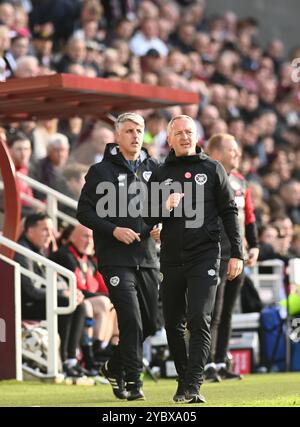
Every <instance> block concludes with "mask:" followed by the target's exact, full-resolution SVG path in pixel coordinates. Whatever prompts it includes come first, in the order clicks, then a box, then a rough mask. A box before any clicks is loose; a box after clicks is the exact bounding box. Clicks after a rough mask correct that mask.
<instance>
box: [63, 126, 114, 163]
mask: <svg viewBox="0 0 300 427" xmlns="http://www.w3.org/2000/svg"><path fill="white" fill-rule="evenodd" d="M114 140H115V138H114V134H113V132H112V131H111V130H110V129H108V127H106V126H103V124H102V123H101V122H98V123H95V125H94V127H93V129H92V131H91V134H90V137H89V138H88V139H87V141H85V142H83V143H82V144H80V145H79V146H78V147H77V148H76V149H75V150H74V151H73V153H72V154H71V157H70V161H71V162H74V161H75V162H78V163H82V164H84V165H87V166H91V165H93V164H94V163H97V162H101V160H102V159H103V155H104V152H105V148H106V145H107V144H111V143H113V142H114Z"/></svg>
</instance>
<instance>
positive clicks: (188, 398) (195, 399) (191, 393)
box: [185, 386, 206, 403]
mask: <svg viewBox="0 0 300 427" xmlns="http://www.w3.org/2000/svg"><path fill="white" fill-rule="evenodd" d="M205 402H206V400H205V397H204V396H202V394H200V393H199V391H198V389H197V388H196V387H193V386H192V387H189V388H188V389H187V391H186V392H185V403H205Z"/></svg>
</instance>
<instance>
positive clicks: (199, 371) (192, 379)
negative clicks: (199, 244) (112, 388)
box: [161, 251, 219, 388]
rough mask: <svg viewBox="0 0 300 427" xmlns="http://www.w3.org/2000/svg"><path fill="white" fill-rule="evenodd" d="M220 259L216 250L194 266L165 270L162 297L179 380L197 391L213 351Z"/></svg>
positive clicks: (171, 349)
mask: <svg viewBox="0 0 300 427" xmlns="http://www.w3.org/2000/svg"><path fill="white" fill-rule="evenodd" d="M217 256H218V252H216V251H214V252H213V253H208V254H206V255H205V256H203V258H202V259H201V260H199V261H198V263H197V265H194V266H170V267H168V266H162V268H161V270H162V274H163V281H162V284H161V296H162V303H163V312H164V317H165V328H166V332H167V339H168V344H169V349H170V353H171V355H172V357H173V360H174V363H175V367H176V370H177V374H178V377H179V379H180V380H181V381H183V382H185V384H186V385H187V386H189V385H192V386H195V387H197V388H198V387H199V386H200V385H201V384H202V383H203V371H204V366H205V364H206V361H207V357H208V355H209V350H210V322H211V316H212V310H213V307H214V302H215V294H216V288H217V283H218V274H219V259H218V258H217ZM187 330H188V331H189V337H188V334H187Z"/></svg>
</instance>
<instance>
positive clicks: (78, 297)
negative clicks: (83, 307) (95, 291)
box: [76, 289, 84, 305]
mask: <svg viewBox="0 0 300 427" xmlns="http://www.w3.org/2000/svg"><path fill="white" fill-rule="evenodd" d="M83 300H84V295H83V293H82V292H81V291H80V290H79V289H77V293H76V302H77V305H79V304H81V303H82V301H83Z"/></svg>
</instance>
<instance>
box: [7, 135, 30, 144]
mask: <svg viewBox="0 0 300 427" xmlns="http://www.w3.org/2000/svg"><path fill="white" fill-rule="evenodd" d="M18 141H29V138H28V136H27V135H26V134H25V133H24V132H21V131H17V132H13V133H12V134H8V137H7V145H8V146H9V147H10V148H11V147H13V145H14V144H15V143H16V142H18Z"/></svg>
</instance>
